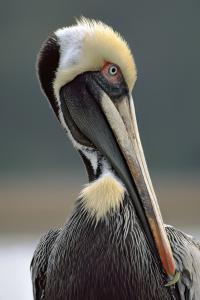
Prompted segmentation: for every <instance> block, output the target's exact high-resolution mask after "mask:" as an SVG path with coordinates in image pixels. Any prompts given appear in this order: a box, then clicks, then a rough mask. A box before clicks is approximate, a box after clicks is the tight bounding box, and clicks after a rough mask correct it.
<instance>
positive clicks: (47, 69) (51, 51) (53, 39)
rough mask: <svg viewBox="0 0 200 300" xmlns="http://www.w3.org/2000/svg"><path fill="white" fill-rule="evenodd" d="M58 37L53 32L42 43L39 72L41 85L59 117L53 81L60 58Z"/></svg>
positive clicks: (38, 63) (38, 64) (38, 65)
mask: <svg viewBox="0 0 200 300" xmlns="http://www.w3.org/2000/svg"><path fill="white" fill-rule="evenodd" d="M59 51H60V47H59V44H58V38H57V36H56V35H55V34H52V35H51V36H50V37H49V38H48V39H47V40H46V41H45V42H44V44H43V45H42V48H41V50H40V53H39V55H38V60H37V73H38V77H39V81H40V84H41V87H42V89H43V91H44V93H45V95H46V96H47V97H48V99H49V102H50V104H51V106H52V108H53V110H54V112H55V114H56V116H57V117H58V106H57V102H56V99H55V95H54V90H53V81H54V79H55V73H56V70H57V68H58V64H59V58H60V52H59Z"/></svg>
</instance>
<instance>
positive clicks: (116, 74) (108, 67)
mask: <svg viewBox="0 0 200 300" xmlns="http://www.w3.org/2000/svg"><path fill="white" fill-rule="evenodd" d="M101 74H102V75H103V76H104V78H105V79H107V81H108V82H109V83H111V84H119V83H120V82H121V80H122V73H121V70H120V68H119V67H118V66H117V65H115V64H113V63H109V62H107V63H105V65H104V66H103V68H102V70H101Z"/></svg>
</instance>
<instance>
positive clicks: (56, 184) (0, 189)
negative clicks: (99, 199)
mask: <svg viewBox="0 0 200 300" xmlns="http://www.w3.org/2000/svg"><path fill="white" fill-rule="evenodd" d="M0 14H1V15H0V22H1V26H0V31H1V55H0V60H1V67H0V76H1V97H0V103H1V109H0V136H1V139H0V149H1V151H0V154H1V155H0V299H1V300H2V299H3V300H4V299H5V300H10V299H21V300H22V299H26V300H27V299H32V296H31V285H30V276H29V263H30V259H31V256H32V252H33V249H34V248H35V245H36V243H37V240H38V238H39V236H40V235H41V233H42V232H44V231H45V230H47V229H48V228H49V227H51V226H61V225H62V224H63V222H64V220H65V219H66V216H67V215H68V213H69V210H70V208H71V207H72V205H73V201H74V199H76V197H77V195H78V193H79V191H80V189H81V185H82V184H83V183H86V182H87V178H86V175H85V171H84V168H83V165H82V162H81V160H80V158H79V156H78V155H77V153H76V152H75V150H74V149H73V147H72V146H71V144H70V142H69V141H68V139H67V137H66V135H65V133H64V131H63V130H62V129H61V127H60V125H59V124H58V122H57V120H56V118H55V116H54V115H53V112H52V111H51V110H50V108H49V105H48V102H47V100H46V99H45V97H44V96H43V95H42V93H41V91H40V88H39V85H38V81H37V78H36V74H35V61H36V56H37V53H38V50H39V48H40V46H41V43H42V42H43V41H44V39H46V37H47V36H48V34H49V33H51V32H52V31H54V30H56V29H57V28H59V27H63V26H67V25H71V24H73V23H75V17H80V16H81V15H84V16H86V17H90V18H95V19H100V20H102V21H104V22H106V23H107V24H109V25H111V26H113V27H114V28H115V29H116V30H117V31H119V32H120V33H121V34H122V35H123V36H124V37H125V39H126V40H127V41H128V43H129V44H130V47H131V49H132V50H133V52H134V56H135V60H136V64H137V68H138V80H137V84H136V86H135V89H134V92H133V96H134V100H135V106H136V112H137V118H138V123H139V129H140V134H141V139H142V142H143V146H144V151H145V154H146V159H147V162H148V166H149V168H150V172H151V175H152V179H153V183H154V186H155V189H156V192H157V195H158V198H159V203H160V205H161V210H162V213H163V217H164V221H165V222H166V223H171V224H173V225H175V226H177V227H179V228H182V229H184V230H186V231H187V232H188V233H191V234H193V235H196V236H197V237H198V236H199V237H200V218H199V211H200V190H199V185H200V117H199V115H200V75H199V74H200V2H199V0H191V1H188V0H176V1H174V0H168V1H160V0H152V1H142V0H137V1H135V0H131V1H124V2H121V1H113V0H111V1H106V2H103V1H94V0H93V1H92V0H85V1H81V0H79V1H78V0H73V1H67V0H65V1H61V0H58V1H47V0H43V1H25V0H21V1H20V0H19V1H12V2H11V1H7V2H2V1H1V9H0ZM2 266H3V267H2ZM10 282H12V286H13V288H12V289H10V288H8V287H9V286H10Z"/></svg>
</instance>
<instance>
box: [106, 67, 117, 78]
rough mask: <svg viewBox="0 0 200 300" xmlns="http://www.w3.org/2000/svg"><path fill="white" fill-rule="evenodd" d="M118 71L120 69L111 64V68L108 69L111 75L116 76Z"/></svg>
mask: <svg viewBox="0 0 200 300" xmlns="http://www.w3.org/2000/svg"><path fill="white" fill-rule="evenodd" d="M117 72H118V69H117V67H116V66H114V65H112V66H110V68H109V69H108V73H109V75H111V76H115V75H116V74H117Z"/></svg>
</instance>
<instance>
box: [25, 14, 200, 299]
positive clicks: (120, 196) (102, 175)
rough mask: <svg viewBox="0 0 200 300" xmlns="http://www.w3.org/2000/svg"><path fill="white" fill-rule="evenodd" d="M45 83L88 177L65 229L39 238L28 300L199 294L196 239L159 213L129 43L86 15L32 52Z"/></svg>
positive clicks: (199, 296) (193, 296)
mask: <svg viewBox="0 0 200 300" xmlns="http://www.w3.org/2000/svg"><path fill="white" fill-rule="evenodd" d="M38 75H39V80H40V83H41V87H42V89H43V91H44V93H45V94H46V96H47V98H48V99H49V101H50V104H51V106H52V107H53V110H54V112H55V114H56V116H57V118H58V120H59V121H60V123H61V124H62V126H63V127H64V129H65V130H66V132H67V134H68V136H69V138H70V140H71V141H72V143H73V145H74V147H75V148H76V149H77V150H78V152H79V153H80V155H81V157H82V159H83V162H84V164H85V166H86V170H87V173H88V177H89V183H88V184H87V185H86V186H85V187H84V188H83V190H82V191H81V193H80V196H79V198H78V199H77V201H76V204H75V207H74V209H73V211H72V213H71V216H70V218H69V219H68V220H67V222H66V224H65V225H64V226H63V228H62V229H55V230H50V231H49V232H47V233H46V234H45V235H44V236H43V237H42V238H41V240H40V242H39V244H38V246H37V248H36V250H35V253H34V256H33V260H32V263H31V272H32V282H33V293H34V299H37V300H39V299H46V300H67V299H73V300H80V299H87V300H90V299H91V300H98V299H99V300H100V299H101V300H105V299H108V300H114V299H115V300H130V299H134V300H139V299H142V300H144V299H147V300H148V299H162V300H165V299H166V300H168V299H193V300H199V299H200V244H199V243H197V242H196V241H195V240H194V239H193V238H192V237H190V236H188V235H186V234H184V233H183V232H181V231H179V230H177V229H175V228H173V227H171V226H165V225H164V224H163V221H162V217H161V213H160V210H159V206H158V202H157V199H156V195H155V193H154V189H153V186H152V183H151V179H150V176H149V173H148V169H147V166H146V162H145V158H144V154H143V150H142V146H141V142H140V138H139V133H138V128H137V122H136V117H135V111H134V103H133V99H132V96H131V93H132V89H133V87H134V84H135V81H136V77H137V73H136V67H135V62H134V59H133V56H132V54H131V51H130V49H129V47H128V45H127V43H126V42H125V41H124V40H123V38H122V37H121V36H120V35H119V34H118V33H116V32H115V31H114V30H113V29H112V28H110V27H108V26H107V25H105V24H103V23H101V22H96V21H90V20H87V19H82V20H81V21H79V22H77V24H76V25H75V26H72V27H66V28H62V29H59V30H57V31H56V32H55V33H54V34H52V35H51V36H50V37H49V38H48V39H47V40H46V42H45V43H44V45H43V47H42V49H41V51H40V54H39V59H38Z"/></svg>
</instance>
